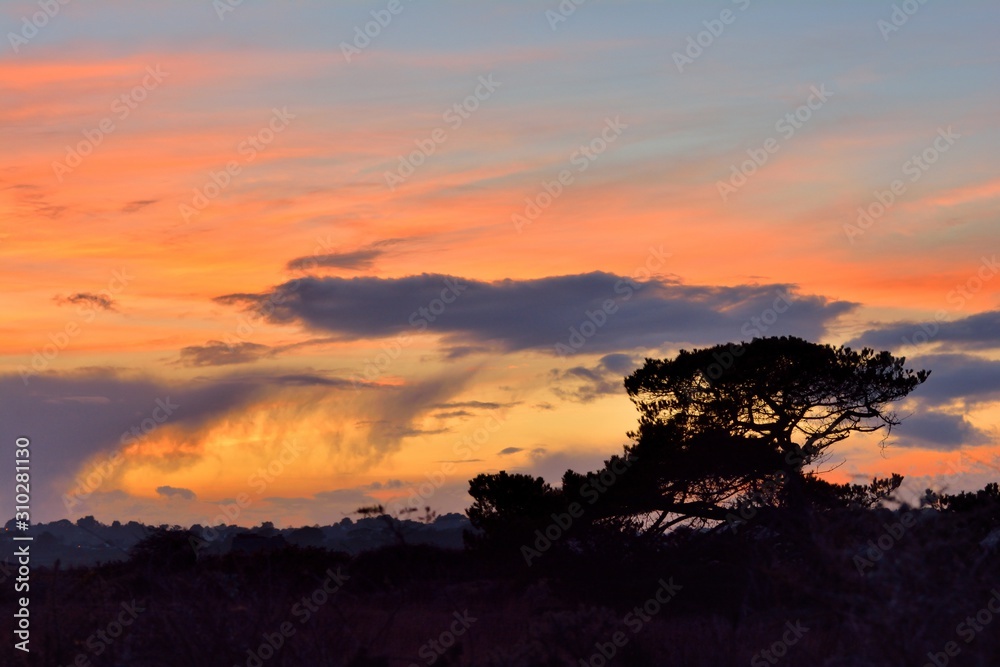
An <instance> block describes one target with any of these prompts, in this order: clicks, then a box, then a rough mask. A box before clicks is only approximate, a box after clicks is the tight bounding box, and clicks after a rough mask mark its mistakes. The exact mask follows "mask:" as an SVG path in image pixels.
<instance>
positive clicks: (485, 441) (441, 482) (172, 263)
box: [0, 0, 1000, 526]
mask: <svg viewBox="0 0 1000 667" xmlns="http://www.w3.org/2000/svg"><path fill="white" fill-rule="evenodd" d="M576 2H579V4H578V5H577V4H574V2H572V1H570V0H564V1H563V2H562V4H560V3H559V2H557V1H556V0H548V1H541V2H528V1H523V2H518V1H510V2H499V1H497V2H458V1H457V0H456V1H450V2H446V1H442V2H436V1H432V0H422V1H411V0H379V1H377V2H365V3H362V2H351V3H347V2H315V1H314V2H306V1H300V2H289V3H276V2H262V1H255V0H246V1H244V2H242V3H237V2H236V0H216V1H215V2H214V3H213V2H212V1H210V0H201V1H197V2H144V3H141V4H140V3H131V2H122V1H115V0H100V1H87V2H81V1H78V2H68V3H67V4H65V5H63V4H60V3H59V2H57V1H56V0H51V1H50V2H45V1H42V2H26V1H20V0H17V1H14V0H12V1H9V2H3V3H2V4H0V25H2V28H3V30H2V32H3V34H4V35H5V36H4V39H3V44H2V46H0V97H2V100H3V103H2V104H0V139H2V144H3V149H2V151H0V220H2V224H0V253H2V265H3V269H2V275H3V296H2V298H3V314H4V316H3V321H2V323H0V346H2V347H0V354H2V357H0V373H2V377H0V438H2V442H3V444H4V447H5V448H6V451H8V453H9V454H8V456H7V461H6V463H5V464H4V466H3V469H4V471H5V472H4V473H3V474H4V475H9V476H13V458H14V456H13V446H14V445H13V443H14V440H15V438H17V437H18V436H27V437H29V438H30V439H31V442H32V444H31V448H32V452H33V459H32V482H33V484H32V492H33V500H32V509H33V513H32V518H33V519H34V520H35V521H49V520H54V519H59V518H69V519H73V520H75V519H76V518H78V517H80V516H83V515H87V514H93V515H94V516H96V517H97V518H98V519H99V520H102V521H105V522H110V521H112V520H114V519H119V520H122V521H125V520H129V519H136V520H142V521H145V522H148V523H171V524H175V523H176V524H184V525H190V524H192V523H203V524H205V523H212V524H215V523H218V522H219V521H220V520H226V522H227V523H239V524H242V525H255V524H259V523H261V522H262V521H266V520H270V521H273V522H274V523H275V524H276V525H279V526H288V525H303V524H314V523H320V524H327V523H334V522H337V521H340V520H341V519H342V518H343V517H344V516H346V515H349V514H350V513H351V512H352V511H353V510H354V509H355V508H357V507H358V506H360V505H365V504H372V503H375V502H382V503H386V504H392V503H396V505H395V506H398V505H399V504H400V503H402V502H403V501H405V500H407V499H408V498H411V497H412V496H413V494H414V493H419V494H420V498H419V499H418V500H419V503H420V505H421V507H422V506H423V505H429V506H431V507H432V508H433V509H435V510H437V511H438V512H441V513H444V512H449V511H463V510H464V509H465V508H466V507H467V506H468V505H469V504H470V499H469V497H468V496H467V495H466V490H467V488H468V480H469V479H470V478H472V477H473V476H475V475H476V474H478V473H480V472H495V471H498V470H501V469H504V470H507V471H517V472H529V473H532V474H535V475H541V476H544V477H545V478H546V479H547V480H549V481H551V482H558V480H559V478H560V477H561V475H562V473H563V472H564V471H565V470H566V469H567V468H573V469H575V470H578V471H585V470H591V469H594V468H596V467H597V466H598V465H599V464H600V462H601V461H602V460H603V459H604V458H607V457H608V456H610V455H611V454H615V453H620V452H621V447H622V445H623V444H625V443H627V442H628V439H627V437H626V435H625V433H626V431H628V430H629V429H630V428H632V427H633V425H634V424H635V422H636V416H637V413H636V411H635V409H634V407H633V406H632V404H631V403H630V402H629V400H628V397H627V396H626V394H625V391H624V388H623V386H622V383H621V380H622V378H623V376H625V375H627V374H628V373H630V372H631V371H632V370H634V369H635V368H637V367H638V366H640V365H641V363H642V360H643V358H644V357H655V358H661V357H668V356H671V355H673V354H675V353H676V352H677V351H678V350H679V349H681V348H688V349H690V348H692V347H703V346H708V345H713V344H716V343H723V342H727V341H739V340H749V338H750V337H752V336H753V335H755V334H757V335H783V334H793V335H798V336H802V337H805V338H808V339H810V340H814V341H819V342H828V343H834V344H844V343H849V344H850V345H852V346H863V345H870V346H874V347H877V348H878V349H889V350H892V351H893V352H894V353H897V354H901V355H905V356H906V357H907V366H909V367H913V368H925V369H929V370H931V371H932V376H931V378H930V379H929V380H928V381H927V383H926V384H925V385H923V386H922V387H920V388H918V389H917V390H916V391H915V392H914V393H913V395H912V396H911V397H910V398H909V399H907V401H905V402H904V403H902V404H901V405H899V406H898V410H899V413H900V414H901V415H911V416H909V417H908V419H907V420H906V421H905V422H904V424H903V425H902V426H901V427H900V428H898V429H897V430H894V431H893V434H892V438H891V439H890V441H889V447H888V448H887V449H885V450H884V451H881V450H880V449H879V447H878V444H877V439H875V440H873V439H867V440H865V439H860V438H852V439H851V440H849V441H847V442H845V443H841V444H840V445H838V446H837V447H835V448H834V450H833V451H832V456H831V459H830V461H829V462H828V463H827V469H830V470H832V471H831V472H829V473H827V475H828V478H829V479H832V480H835V481H847V480H852V481H858V482H860V481H864V480H866V479H870V478H871V476H872V475H874V474H879V475H886V474H889V473H891V472H899V473H901V474H904V475H906V476H907V484H906V488H907V489H908V490H909V491H910V492H911V493H912V492H918V491H919V490H921V489H923V488H926V487H927V486H934V487H936V488H947V489H949V490H957V489H972V488H980V487H982V485H983V484H984V483H986V482H989V481H993V480H996V479H998V478H1000V456H998V455H1000V337H998V333H997V332H998V331H1000V277H998V274H1000V264H998V263H997V255H998V253H1000V247H998V246H1000V226H998V225H1000V218H998V205H1000V170H998V169H997V167H998V164H1000V162H998V159H997V155H998V150H1000V85H998V84H1000V42H998V41H997V38H996V35H997V25H1000V6H998V5H997V4H996V2H995V1H989V2H988V1H986V0H983V1H982V2H973V1H961V2H952V3H947V4H946V3H943V2H926V3H923V4H921V3H919V2H917V1H916V0H911V1H910V2H906V3H897V4H896V5H893V3H892V2H889V1H888V0H886V1H885V2H851V3H847V2H842V3H823V4H820V3H792V2H764V1H763V0H733V1H730V0H724V1H723V0H719V1H714V2H653V1H649V2H639V1H635V2H632V1H626V0H621V1H612V0H605V1H604V2H601V1H599V0H587V1H584V2H580V0H576ZM904 6H905V9H904ZM46 8H48V9H47V10H46ZM46 11H48V14H46ZM859 210H860V211H861V212H862V213H863V215H860V214H859ZM776 306H778V308H777V309H775V307H776ZM777 310H781V311H783V312H780V313H778V312H777ZM88 479H89V480H90V482H87V480H88ZM11 486H12V485H11V484H8V483H7V482H5V483H4V484H3V485H0V488H2V493H0V502H2V507H3V510H2V512H0V513H5V514H6V515H8V516H12V514H13V505H14V498H13V494H12V493H11ZM421 487H422V488H421ZM238 498H242V506H241V507H238V508H237V510H236V511H235V514H236V516H235V517H226V516H222V515H223V514H224V508H227V509H226V511H229V512H231V513H232V512H233V509H232V508H233V507H234V506H236V505H239V503H237V499H238ZM6 518H8V517H5V519H6Z"/></svg>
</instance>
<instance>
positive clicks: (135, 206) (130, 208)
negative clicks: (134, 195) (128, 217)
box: [122, 199, 159, 213]
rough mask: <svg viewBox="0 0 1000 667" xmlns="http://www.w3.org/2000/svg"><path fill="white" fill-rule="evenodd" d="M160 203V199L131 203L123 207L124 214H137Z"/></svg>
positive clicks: (139, 200)
mask: <svg viewBox="0 0 1000 667" xmlns="http://www.w3.org/2000/svg"><path fill="white" fill-rule="evenodd" d="M158 201H159V199H137V200H135V201H130V202H129V203H127V204H125V206H123V207H122V213H135V212H136V211H138V210H140V209H144V208H146V207H147V206H150V205H152V204H155V203H156V202H158Z"/></svg>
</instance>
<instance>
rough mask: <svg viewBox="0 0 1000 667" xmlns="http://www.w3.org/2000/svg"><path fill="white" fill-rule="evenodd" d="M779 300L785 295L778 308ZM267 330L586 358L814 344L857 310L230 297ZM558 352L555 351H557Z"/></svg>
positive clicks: (415, 289) (718, 303) (333, 293)
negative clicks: (288, 328)
mask: <svg viewBox="0 0 1000 667" xmlns="http://www.w3.org/2000/svg"><path fill="white" fill-rule="evenodd" d="M782 294H786V295H788V297H787V298H786V299H785V300H782V296H781V295H782ZM217 301H219V302H220V303H226V304H238V305H243V306H244V307H246V308H247V309H249V310H252V311H256V312H258V313H259V314H260V315H261V316H263V317H266V318H267V319H269V320H270V321H272V322H276V323H293V322H298V323H301V324H302V325H304V326H306V327H308V328H310V329H314V330H317V331H323V332H328V333H330V334H333V335H334V336H337V337H340V338H341V339H342V340H356V339H363V338H378V337H388V336H395V335H399V334H413V333H418V332H420V331H424V330H428V331H431V332H434V333H437V334H440V335H442V336H443V337H444V342H445V344H446V345H447V346H457V347H462V346H474V347H481V346H484V345H488V346H491V347H492V348H493V349H494V350H499V351H507V352H510V351H517V350H529V349H534V350H542V351H549V352H551V353H554V354H555V353H558V352H559V351H566V350H568V351H569V352H573V351H580V352H585V353H588V354H589V353H607V352H619V351H621V350H626V349H635V348H647V349H648V348H656V347H661V346H663V345H666V344H714V343H718V342H724V341H737V340H749V339H750V338H753V337H755V336H760V335H797V336H802V337H804V338H807V339H812V340H815V339H818V338H820V337H822V335H823V334H824V332H825V331H826V325H827V324H828V323H829V322H830V321H832V320H833V319H835V318H837V317H839V316H840V315H843V314H844V313H846V312H848V311H849V310H851V309H852V308H854V307H855V304H852V303H848V302H844V301H830V300H828V299H826V298H824V297H820V296H809V295H798V294H795V293H794V286H792V285H785V284H774V285H740V286H736V287H706V286H691V285H681V284H678V283H676V282H672V281H669V280H663V279H657V280H650V281H648V282H645V283H636V282H634V281H632V280H631V279H630V278H623V277H620V276H616V275H612V274H609V273H602V272H595V273H588V274H581V275H570V276H558V277H550V278H540V279H534V280H500V281H496V282H483V281H476V280H466V279H464V278H455V277H452V276H445V275H440V274H421V275H418V276H409V277H405V278H374V277H358V278H350V279H348V278H338V277H325V278H317V277H306V278H302V279H299V280H293V281H289V282H287V283H284V284H282V285H279V286H277V287H275V288H274V289H273V290H272V291H270V292H267V293H263V294H228V295H224V296H221V297H218V299H217ZM560 345H561V346H562V348H564V349H562V350H560V348H558V347H557V346H560Z"/></svg>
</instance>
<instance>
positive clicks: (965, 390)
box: [906, 354, 1000, 405]
mask: <svg viewBox="0 0 1000 667" xmlns="http://www.w3.org/2000/svg"><path fill="white" fill-rule="evenodd" d="M906 365H907V366H908V367H911V368H914V369H924V370H929V371H931V375H930V377H929V378H927V381H926V382H924V384H922V385H920V386H919V387H917V389H916V390H914V392H913V397H914V398H915V399H918V400H920V401H923V402H925V403H930V404H935V405H936V404H945V403H949V402H951V401H953V400H955V399H962V400H964V401H966V402H968V403H986V402H990V401H996V400H1000V361H991V360H989V359H983V358H982V357H978V356H974V355H970V354H929V355H921V356H919V357H914V358H912V359H907V364H906Z"/></svg>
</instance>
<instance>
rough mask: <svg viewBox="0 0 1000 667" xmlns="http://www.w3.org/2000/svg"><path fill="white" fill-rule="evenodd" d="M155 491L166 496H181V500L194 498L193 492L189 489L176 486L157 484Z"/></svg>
mask: <svg viewBox="0 0 1000 667" xmlns="http://www.w3.org/2000/svg"><path fill="white" fill-rule="evenodd" d="M156 492H157V493H158V494H159V495H161V496H164V497H166V498H181V499H182V500H194V499H195V497H196V496H195V493H194V491H192V490H191V489H185V488H183V487H178V486H158V487H156Z"/></svg>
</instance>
